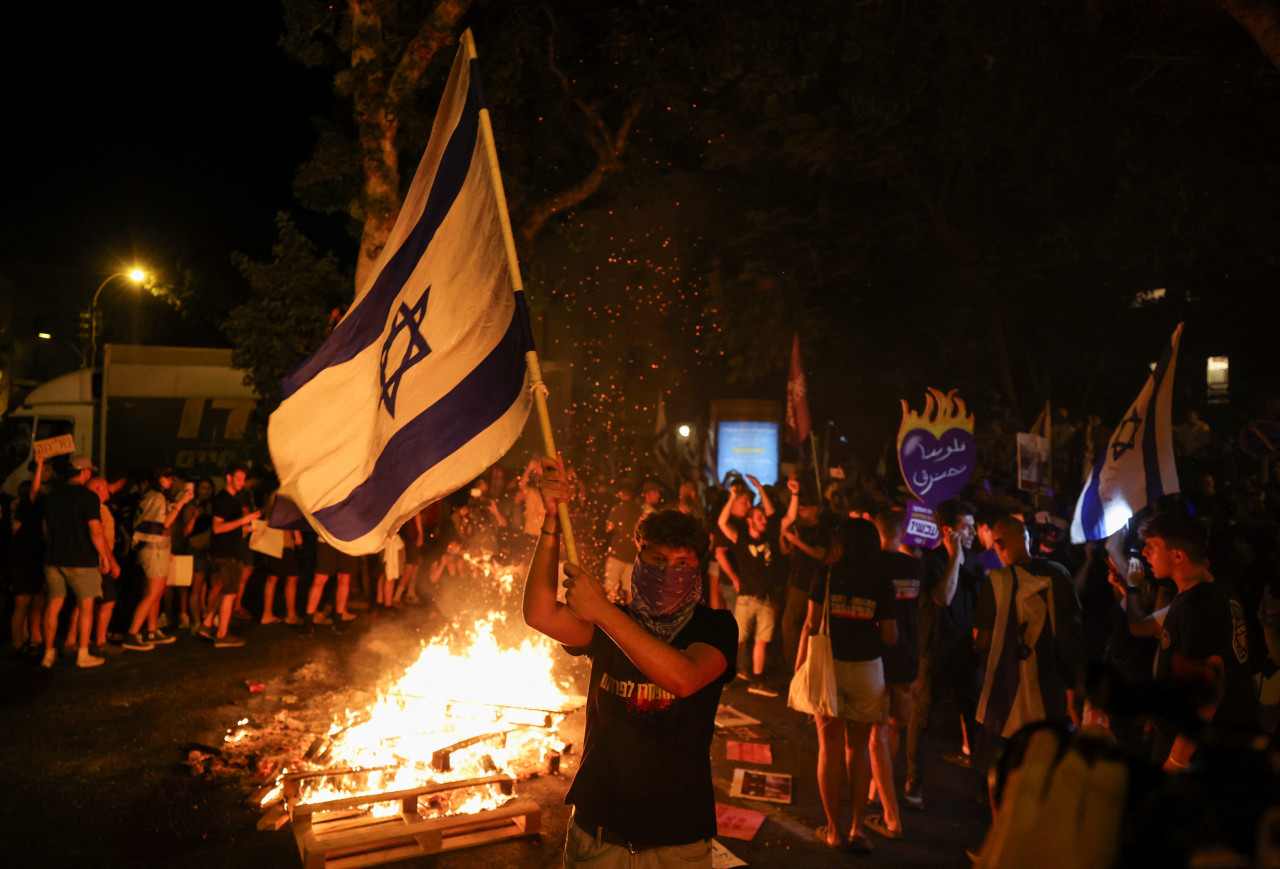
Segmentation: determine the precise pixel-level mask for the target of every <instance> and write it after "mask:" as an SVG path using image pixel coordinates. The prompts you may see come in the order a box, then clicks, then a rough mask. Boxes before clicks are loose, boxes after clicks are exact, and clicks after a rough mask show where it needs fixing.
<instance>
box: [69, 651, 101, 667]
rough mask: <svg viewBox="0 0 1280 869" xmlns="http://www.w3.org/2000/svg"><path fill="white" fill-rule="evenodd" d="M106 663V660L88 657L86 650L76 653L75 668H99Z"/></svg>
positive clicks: (94, 656)
mask: <svg viewBox="0 0 1280 869" xmlns="http://www.w3.org/2000/svg"><path fill="white" fill-rule="evenodd" d="M106 662H107V659H106V658H99V657H98V656H97V655H90V654H89V650H88V649H81V650H80V651H78V652H77V653H76V666H77V667H80V668H88V667H101V666H102V665H103V664H105V663H106Z"/></svg>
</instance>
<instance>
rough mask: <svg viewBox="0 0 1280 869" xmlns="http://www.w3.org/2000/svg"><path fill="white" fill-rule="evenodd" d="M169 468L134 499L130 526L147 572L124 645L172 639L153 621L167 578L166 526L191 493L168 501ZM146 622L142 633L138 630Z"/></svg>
mask: <svg viewBox="0 0 1280 869" xmlns="http://www.w3.org/2000/svg"><path fill="white" fill-rule="evenodd" d="M173 479H174V477H173V469H172V468H161V469H160V470H158V471H156V475H155V480H154V483H151V482H149V483H148V485H147V488H146V491H145V492H143V494H142V499H141V500H140V501H139V503H138V524H137V525H135V526H134V529H133V542H134V545H135V546H136V547H137V553H138V564H140V565H141V566H142V570H143V572H144V573H145V574H146V575H147V590H146V593H145V594H143V596H142V600H140V601H138V606H137V608H135V609H134V611H133V620H132V621H131V622H130V623H129V630H128V632H127V633H126V634H125V638H124V643H123V644H122V645H123V646H124V647H125V648H126V649H132V650H133V651H136V652H149V651H151V650H152V649H154V648H155V647H156V646H157V645H162V644H165V643H172V642H173V641H174V639H175V638H174V636H173V635H172V634H166V633H164V632H163V631H161V630H160V629H159V627H158V626H157V624H156V621H157V619H158V617H159V614H160V598H161V597H162V596H163V595H164V588H165V584H166V583H167V582H168V579H169V557H170V555H171V554H172V552H171V545H170V539H169V529H170V526H172V525H173V523H174V520H176V519H177V518H178V515H179V514H180V513H181V512H182V508H183V507H185V506H186V504H187V502H188V501H190V500H191V499H192V498H193V497H194V494H193V493H192V492H189V491H185V490H184V491H183V493H182V494H181V495H180V496H179V497H178V500H177V501H174V502H172V503H171V502H170V501H169V497H168V492H169V489H171V488H172V487H173ZM144 625H145V626H146V633H145V634H144V633H143V632H142V629H143V626H144Z"/></svg>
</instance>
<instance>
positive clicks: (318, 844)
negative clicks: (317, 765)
mask: <svg viewBox="0 0 1280 869" xmlns="http://www.w3.org/2000/svg"><path fill="white" fill-rule="evenodd" d="M334 772H344V773H350V772H352V771H350V770H344V771H334ZM331 774H333V773H320V775H331ZM316 775H317V774H316V773H297V774H287V775H285V776H284V778H283V784H284V799H285V804H286V806H287V807H288V813H289V817H290V819H291V821H292V827H293V836H294V839H295V840H296V841H297V843H298V852H299V854H300V855H301V857H302V865H303V867H304V869H358V867H366V866H379V865H382V864H384V863H390V862H393V861H396V860H406V859H409V858H411V857H419V856H423V855H426V854H437V853H440V852H442V851H453V850H456V849H458V848H469V847H472V846H475V845H483V844H488V843H490V842H498V841H502V840H504V839H516V838H520V837H522V836H535V835H537V834H538V833H539V832H541V810H540V809H539V807H538V804H537V803H535V802H534V801H532V800H527V799H513V800H511V801H509V802H508V803H506V804H505V805H503V806H500V807H498V808H496V809H485V810H481V811H478V812H472V813H470V814H465V815H447V816H444V817H433V818H428V817H424V816H423V815H422V813H421V811H420V810H419V805H420V803H421V802H423V801H424V800H425V801H428V802H429V801H430V800H431V798H432V796H434V795H438V794H445V793H448V792H451V791H457V790H462V789H466V788H478V787H487V786H492V785H497V786H498V788H499V789H500V790H501V791H502V793H504V794H506V795H508V796H510V795H511V792H512V787H513V785H514V783H515V782H514V780H513V779H512V778H510V777H508V776H503V775H493V776H487V777H485V778H476V779H464V780H461V781H452V782H443V783H433V784H427V785H422V786H421V787H416V788H409V789H407V790H398V791H385V792H382V793H373V794H361V795H359V796H355V797H347V798H344V799H338V800H328V801H325V802H322V803H309V804H308V803H300V802H298V798H299V794H300V791H301V782H302V780H304V779H307V778H312V777H315V776H316ZM393 802H398V803H400V812H399V814H396V815H392V816H389V817H373V816H371V815H370V814H369V807H370V806H372V805H373V804H375V803H393Z"/></svg>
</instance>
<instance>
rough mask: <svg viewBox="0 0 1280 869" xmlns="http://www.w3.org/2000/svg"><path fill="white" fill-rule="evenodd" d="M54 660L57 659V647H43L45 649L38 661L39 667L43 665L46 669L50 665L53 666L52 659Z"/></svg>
mask: <svg viewBox="0 0 1280 869" xmlns="http://www.w3.org/2000/svg"><path fill="white" fill-rule="evenodd" d="M56 660H58V650H57V649H45V650H44V658H42V659H41V661H40V666H41V667H44V668H45V669H46V670H48V669H49V668H50V667H52V666H53V662H54V661H56Z"/></svg>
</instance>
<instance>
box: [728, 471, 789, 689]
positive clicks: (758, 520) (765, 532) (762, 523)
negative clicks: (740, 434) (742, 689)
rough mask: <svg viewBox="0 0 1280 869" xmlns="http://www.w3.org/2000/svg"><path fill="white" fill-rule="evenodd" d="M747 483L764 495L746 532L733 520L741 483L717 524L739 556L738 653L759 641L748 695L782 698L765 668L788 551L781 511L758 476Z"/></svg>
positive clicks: (735, 575) (735, 577)
mask: <svg viewBox="0 0 1280 869" xmlns="http://www.w3.org/2000/svg"><path fill="white" fill-rule="evenodd" d="M747 479H748V480H749V481H750V482H751V485H753V486H754V487H755V488H756V491H757V492H759V493H760V505H759V506H757V507H752V508H750V509H749V510H748V511H747V529H746V531H745V532H742V531H740V530H739V529H738V527H737V526H736V525H734V524H733V523H732V522H731V521H730V517H731V515H732V513H733V503H734V502H735V500H737V499H738V497H739V496H740V495H741V490H740V487H741V485H742V484H741V483H734V484H732V486H731V487H730V495H729V500H728V501H727V502H725V505H724V508H723V509H721V511H720V517H719V519H718V520H717V525H718V526H719V528H720V533H721V534H723V535H724V537H725V539H727V540H728V541H729V544H730V552H731V553H732V555H733V571H732V572H730V573H729V581H730V582H732V583H733V590H734V591H736V592H737V593H738V599H737V601H736V602H735V603H734V607H733V617H734V618H735V619H737V620H738V649H739V652H738V654H739V655H741V654H742V651H741V650H742V647H743V646H745V645H746V644H747V642H748V641H749V640H752V639H753V637H754V640H755V642H754V643H753V644H752V647H751V677H750V679H749V681H748V684H749V687H748V689H747V690H749V691H751V692H752V693H753V694H761V695H764V696H766V697H777V696H778V692H777V690H775V689H774V688H772V687H770V686H769V685H768V684H766V683H765V681H764V665H765V655H766V651H767V650H768V647H769V641H770V640H772V639H773V628H774V623H775V621H776V610H775V609H774V606H773V595H774V592H775V590H776V588H777V586H778V585H779V584H780V580H781V578H782V576H783V575H785V574H784V566H783V565H784V559H783V557H782V547H781V545H780V544H779V542H778V531H779V529H780V527H781V523H782V517H781V516H778V515H777V513H776V512H775V510H774V508H773V501H772V500H771V499H770V498H769V493H768V492H766V491H765V489H764V487H763V486H761V485H760V481H759V480H757V479H756V478H755V477H752V476H748V477H747ZM721 569H723V564H722V568H721Z"/></svg>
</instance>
